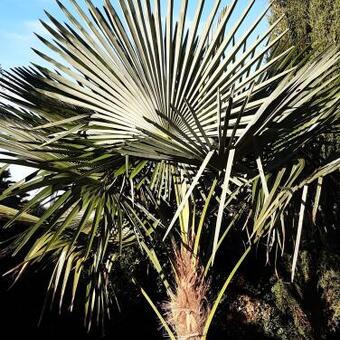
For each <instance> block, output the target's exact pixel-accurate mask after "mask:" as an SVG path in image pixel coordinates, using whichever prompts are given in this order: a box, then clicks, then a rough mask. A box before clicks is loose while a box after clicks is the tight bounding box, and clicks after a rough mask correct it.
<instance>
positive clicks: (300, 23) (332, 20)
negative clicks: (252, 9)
mask: <svg viewBox="0 0 340 340" xmlns="http://www.w3.org/2000/svg"><path fill="white" fill-rule="evenodd" d="M282 15H283V16H284V19H283V20H282V22H281V23H280V25H279V26H278V28H277V31H276V33H277V34H279V33H280V32H283V31H284V30H285V29H289V32H288V34H287V35H286V37H285V38H284V39H283V40H282V42H281V44H282V45H285V46H287V45H288V46H295V47H296V48H297V51H298V52H300V53H302V52H306V51H308V50H311V49H312V50H313V51H316V52H319V53H320V52H323V51H325V50H326V49H328V48H331V47H333V46H340V22H339V16H340V1H339V0H303V1H299V0H276V1H274V4H273V7H272V10H271V14H270V21H275V20H277V19H278V18H279V17H281V16H282Z"/></svg>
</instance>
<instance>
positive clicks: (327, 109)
mask: <svg viewBox="0 0 340 340" xmlns="http://www.w3.org/2000/svg"><path fill="white" fill-rule="evenodd" d="M69 2H70V3H71V5H72V6H70V9H68V8H67V7H65V6H64V5H63V4H62V3H61V2H60V1H57V3H58V5H59V7H60V8H61V10H62V11H63V12H64V14H65V16H66V17H67V19H68V23H65V24H62V23H60V22H59V21H57V20H56V19H55V18H54V17H52V16H51V15H49V14H48V13H47V15H48V17H49V19H50V23H45V22H42V24H43V25H44V27H45V28H46V29H47V30H48V31H49V33H50V35H51V37H52V39H50V40H47V39H46V38H45V37H42V36H38V37H39V38H40V40H41V41H42V42H43V43H44V44H45V45H46V46H47V47H48V48H49V49H50V50H51V52H53V53H54V55H55V56H56V57H54V58H53V57H50V56H48V55H46V54H45V53H42V52H39V51H36V52H37V53H38V54H39V55H40V56H41V57H42V58H43V59H45V60H46V61H48V62H49V63H50V64H51V65H52V66H53V67H54V68H55V71H52V70H51V69H47V68H44V67H41V66H39V65H33V67H30V68H16V69H14V70H12V71H11V72H4V74H3V77H2V79H1V84H2V87H3V90H1V95H2V97H4V98H5V99H7V100H9V101H10V102H11V104H1V118H2V119H1V121H0V147H1V148H2V149H5V150H6V152H5V154H6V155H8V156H11V157H14V158H6V159H4V161H5V162H7V163H17V164H21V165H24V166H30V167H33V168H36V169H37V171H36V172H35V173H33V174H32V175H31V176H29V177H28V178H26V179H25V181H24V182H21V183H18V184H17V185H16V186H14V187H12V188H11V189H10V190H8V191H7V192H5V193H3V195H2V197H6V196H7V195H11V194H13V193H17V192H28V191H30V190H34V189H41V191H40V192H39V193H38V194H37V195H36V196H35V197H34V198H33V199H32V201H31V202H29V203H27V204H26V206H25V207H24V208H23V209H22V210H21V211H19V212H18V213H17V214H16V216H15V217H14V219H13V220H12V221H11V222H10V223H9V224H8V225H7V226H9V225H10V224H11V223H13V222H15V221H16V220H17V219H19V218H20V216H22V215H23V214H25V213H26V212H27V211H29V210H30V209H31V208H32V207H34V206H35V205H37V204H42V203H46V202H47V201H52V203H51V204H50V205H49V208H48V209H47V210H46V212H45V213H44V215H43V216H42V217H41V218H40V220H39V221H38V222H34V223H33V224H32V226H30V227H29V228H28V229H27V230H26V231H25V232H24V233H23V234H22V235H21V236H20V237H19V238H18V239H17V240H16V242H15V243H14V244H13V245H12V247H14V252H15V253H16V252H18V251H19V250H21V249H22V248H23V247H25V246H26V245H27V243H28V242H29V240H30V239H31V237H32V236H33V235H36V234H37V232H38V231H40V230H42V231H43V233H42V236H40V237H39V238H38V239H37V242H36V244H35V245H34V247H33V248H31V251H30V252H29V254H28V255H27V257H26V259H25V262H24V265H23V267H22V268H25V267H26V264H27V263H31V262H36V261H38V260H40V259H41V257H42V255H47V254H49V255H50V256H51V257H52V258H53V259H54V261H55V262H56V267H55V271H54V274H53V277H52V280H51V288H53V289H54V294H55V291H56V290H57V289H58V288H59V289H61V296H63V292H64V290H65V287H66V285H67V282H68V280H70V277H71V274H70V273H71V272H72V273H73V298H74V295H75V292H76V290H77V285H78V280H79V277H80V275H82V274H84V275H85V274H86V275H87V277H88V278H89V280H88V291H87V305H86V310H87V315H92V314H93V313H94V312H95V311H97V312H98V313H101V312H103V311H105V310H106V306H107V303H108V302H109V294H108V281H107V275H109V273H110V271H111V270H112V262H113V261H114V260H115V259H118V258H119V257H120V254H121V252H122V249H124V247H125V246H128V245H130V244H131V243H136V242H138V244H139V245H140V246H141V248H142V249H143V248H144V249H145V242H150V235H152V234H154V230H155V228H158V227H159V226H160V225H161V222H160V221H161V220H162V221H163V222H164V221H168V220H167V218H166V217H164V216H162V209H160V208H161V203H162V201H167V202H171V199H172V197H173V195H172V192H173V190H172V187H173V181H172V180H173V176H174V175H177V174H179V173H180V174H183V172H184V173H186V174H187V177H188V180H189V181H190V176H191V175H193V174H195V166H198V167H199V166H200V165H201V163H202V162H203V164H204V165H205V166H204V167H202V166H201V167H200V169H199V173H200V174H201V175H203V176H206V175H207V169H210V170H209V171H212V172H213V176H216V174H217V173H216V172H215V170H225V175H224V174H223V171H222V177H224V187H225V189H223V190H222V196H221V199H218V202H220V207H221V209H219V210H220V211H219V212H218V216H219V217H218V220H219V222H218V223H217V231H216V232H215V240H214V249H215V250H216V247H217V245H218V241H219V234H220V228H221V221H222V220H221V217H222V214H223V208H224V207H225V203H226V204H227V202H228V201H229V199H227V198H228V197H229V196H228V195H229V194H230V191H228V190H227V188H228V182H229V179H230V176H231V177H232V182H233V183H238V184H237V186H242V183H244V181H242V180H240V179H238V178H237V176H238V175H240V174H247V175H250V176H252V175H256V174H257V171H258V170H257V169H258V167H259V164H261V168H265V169H266V170H268V171H269V170H270V169H274V170H275V169H278V168H279V167H280V164H282V163H283V162H285V161H286V159H287V158H292V157H293V155H294V153H295V152H296V151H297V150H299V148H300V146H301V145H303V144H304V143H305V142H306V141H308V140H309V139H310V138H312V137H313V136H314V135H315V134H317V133H320V132H322V131H323V129H325V128H327V126H329V125H331V124H332V123H334V122H335V121H336V120H338V115H339V111H338V103H339V86H338V85H339V77H338V76H335V77H334V70H336V67H337V63H338V61H339V53H338V52H336V51H330V52H329V53H328V54H326V55H324V56H320V58H319V59H316V60H315V61H313V62H312V63H309V64H306V65H305V66H303V67H302V68H300V69H299V70H297V69H295V68H294V67H292V68H290V69H287V70H285V71H282V72H280V73H277V74H276V73H275V72H273V69H274V70H275V67H276V66H277V67H278V69H279V65H280V63H281V62H282V61H283V60H284V58H286V56H287V55H289V52H290V50H287V51H285V52H283V53H282V54H280V55H279V56H277V57H275V58H273V59H268V58H267V57H266V56H267V54H268V53H269V51H270V50H271V49H272V47H273V46H274V45H275V44H276V43H277V41H278V40H279V39H280V37H281V36H278V37H277V38H275V39H270V38H271V37H272V35H271V33H272V32H273V30H274V28H275V26H276V25H277V24H278V22H276V23H274V24H273V25H272V26H270V27H268V28H267V29H265V30H262V31H261V32H259V36H258V37H257V38H256V37H255V35H256V34H257V30H258V29H257V28H258V26H259V25H260V23H261V21H262V20H263V18H264V17H265V15H266V13H267V11H268V8H265V9H264V10H263V12H262V13H260V14H258V16H257V18H256V19H255V20H254V22H253V23H252V24H251V25H250V26H249V27H247V26H246V22H247V20H248V19H249V13H251V10H252V7H253V5H254V4H255V1H254V0H252V1H249V3H248V4H247V5H246V6H245V7H243V8H242V6H241V5H239V4H238V2H237V1H232V2H231V3H230V4H229V5H228V6H227V7H226V8H223V7H222V5H223V4H222V1H220V0H216V1H214V2H210V1H209V2H208V1H207V2H205V1H203V0H201V1H197V2H195V3H196V7H195V11H194V18H193V20H192V22H191V24H190V25H189V26H188V25H187V24H188V6H190V3H189V2H188V1H187V0H184V1H182V2H181V5H180V9H179V15H178V19H177V20H175V19H174V18H175V13H174V4H175V2H174V1H172V0H169V1H167V3H166V8H163V7H162V4H163V3H161V2H160V1H159V0H155V1H154V2H153V3H151V2H150V1H144V2H141V1H119V4H120V7H119V8H114V7H113V6H112V4H111V3H110V1H105V3H104V10H103V11H101V10H99V9H98V8H96V7H95V6H94V5H93V3H92V2H91V1H89V0H85V2H86V4H87V7H88V10H89V13H90V15H87V14H86V13H85V12H84V10H83V7H81V6H80V5H79V4H78V2H77V1H75V0H70V1H69ZM71 8H73V9H74V13H73V12H72V11H71ZM207 8H208V12H209V13H208V15H207V16H205V15H204V13H205V9H207ZM237 8H239V9H240V10H241V14H240V15H237V14H236V13H237V10H235V9H237ZM164 16H165V20H162V18H163V17H164ZM187 27H188V28H187ZM283 34H284V33H283ZM173 163H175V164H176V165H180V168H179V169H176V167H174V166H173V165H171V164H173ZM232 165H233V166H232ZM193 180H194V181H195V180H196V182H197V181H198V180H199V176H198V177H197V178H196V179H195V178H194V179H193ZM222 182H223V181H222ZM194 184H195V183H194ZM221 186H222V183H221ZM190 192H192V190H191V191H190ZM190 192H189V191H188V193H187V195H186V196H187V197H189V195H190ZM55 193H57V197H56V195H55ZM151 212H152V213H151ZM170 229H171V228H169V229H168V232H169V231H170ZM93 277H95V280H94V281H91V280H90V278H93ZM62 281H63V283H62ZM100 288H101V289H100ZM98 291H99V292H100V293H98ZM61 301H62V298H61Z"/></svg>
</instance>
